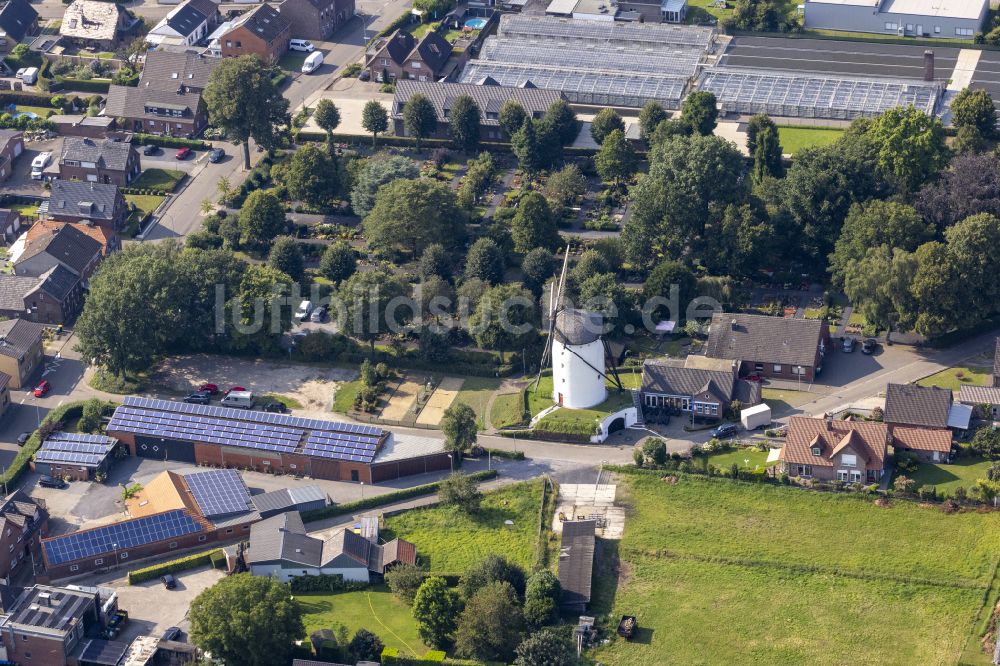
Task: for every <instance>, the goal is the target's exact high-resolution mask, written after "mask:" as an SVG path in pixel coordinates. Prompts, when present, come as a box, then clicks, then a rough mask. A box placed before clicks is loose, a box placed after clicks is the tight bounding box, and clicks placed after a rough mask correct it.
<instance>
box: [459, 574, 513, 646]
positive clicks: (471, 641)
mask: <svg viewBox="0 0 1000 666" xmlns="http://www.w3.org/2000/svg"><path fill="white" fill-rule="evenodd" d="M523 627H524V620H523V617H522V614H521V606H520V604H519V603H518V598H517V593H516V592H515V591H514V589H513V588H512V587H511V585H510V583H507V582H499V583H490V584H489V585H487V586H485V587H483V588H482V589H480V590H479V591H478V592H476V593H475V594H474V595H473V596H472V597H471V598H469V600H468V601H467V602H466V605H465V610H464V611H463V612H462V615H461V617H460V618H459V621H458V628H457V630H456V632H455V650H456V651H457V652H458V654H460V655H462V656H464V657H468V658H472V659H478V660H480V661H500V662H503V663H510V662H511V661H512V660H513V658H514V648H515V647H516V646H517V645H518V644H519V643H520V642H521V638H522V631H523Z"/></svg>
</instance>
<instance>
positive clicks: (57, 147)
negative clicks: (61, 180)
mask: <svg viewBox="0 0 1000 666" xmlns="http://www.w3.org/2000/svg"><path fill="white" fill-rule="evenodd" d="M62 144H63V139H62V137H56V138H55V139H49V140H48V141H25V142H24V152H23V153H21V156H20V157H18V158H17V159H16V160H14V173H13V175H11V177H10V178H9V179H8V180H7V181H6V182H5V183H3V186H2V188H0V191H3V192H5V193H8V194H33V195H36V196H47V195H48V192H47V190H45V188H43V187H42V181H40V180H32V179H31V162H32V160H34V159H35V157H37V156H38V155H39V154H40V153H44V152H50V153H52V160H51V161H50V162H49V166H52V164H54V163H56V162H58V161H59V155H60V154H62Z"/></svg>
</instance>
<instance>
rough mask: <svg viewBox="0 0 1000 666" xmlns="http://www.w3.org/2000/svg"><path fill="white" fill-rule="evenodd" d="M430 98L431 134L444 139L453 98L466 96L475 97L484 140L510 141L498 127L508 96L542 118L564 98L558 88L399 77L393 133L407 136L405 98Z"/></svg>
mask: <svg viewBox="0 0 1000 666" xmlns="http://www.w3.org/2000/svg"><path fill="white" fill-rule="evenodd" d="M418 93H419V94H421V95H424V96H425V97H427V99H428V100H430V102H431V104H432V105H433V106H434V113H435V114H436V115H437V127H436V128H435V130H434V133H433V134H432V135H431V136H432V137H433V138H437V139H447V138H448V137H449V135H450V126H449V121H448V113H449V111H450V110H451V105H452V104H453V103H454V102H455V99H456V98H458V97H460V96H463V95H464V96H468V97H471V98H472V99H473V100H475V102H476V105H477V106H478V107H479V111H480V125H479V135H480V137H482V138H483V139H485V140H488V141H489V140H493V141H509V140H510V137H508V136H507V135H506V134H505V133H504V131H503V130H502V129H500V107H502V106H503V103H504V102H505V101H507V100H509V99H511V100H515V101H516V102H518V103H519V104H520V105H521V106H522V107H523V108H524V110H525V112H527V113H528V114H529V115H530V116H531V117H533V118H541V117H542V116H543V115H545V112H546V110H548V108H549V106H551V104H552V103H553V102H555V101H556V100H558V99H563V95H562V93H561V92H559V91H557V90H544V89H542V88H506V87H503V86H497V85H475V84H469V83H434V82H433V81H427V82H423V81H411V80H407V79H400V80H398V81H397V82H396V91H395V93H394V95H393V98H392V120H393V130H394V132H395V134H396V136H407V132H406V123H404V122H403V109H404V108H405V107H406V102H407V101H408V100H409V99H410V98H411V97H412V96H413V95H415V94H418Z"/></svg>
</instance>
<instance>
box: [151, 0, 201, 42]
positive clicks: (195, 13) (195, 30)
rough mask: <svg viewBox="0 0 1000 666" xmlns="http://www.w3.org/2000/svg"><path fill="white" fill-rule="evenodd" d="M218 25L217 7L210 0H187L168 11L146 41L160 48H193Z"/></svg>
mask: <svg viewBox="0 0 1000 666" xmlns="http://www.w3.org/2000/svg"><path fill="white" fill-rule="evenodd" d="M218 23H219V7H218V5H216V4H215V3H214V2H213V1H212V0H187V1H186V2H183V3H181V4H180V5H178V6H177V7H175V8H174V9H172V10H170V12H168V13H167V15H166V16H164V17H163V18H162V19H161V20H160V22H159V23H157V24H156V25H155V26H154V27H153V29H152V30H150V31H149V34H147V35H146V41H147V42H149V43H150V44H153V45H154V46H159V47H160V48H167V47H187V46H194V45H195V44H197V43H198V42H200V41H201V40H203V39H205V38H206V37H208V35H209V33H210V32H212V30H213V29H214V28H215V26H216V25H218Z"/></svg>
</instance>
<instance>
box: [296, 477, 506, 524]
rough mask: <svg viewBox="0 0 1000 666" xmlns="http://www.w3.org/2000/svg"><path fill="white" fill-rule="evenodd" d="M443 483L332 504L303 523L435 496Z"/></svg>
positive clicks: (309, 514)
mask: <svg viewBox="0 0 1000 666" xmlns="http://www.w3.org/2000/svg"><path fill="white" fill-rule="evenodd" d="M496 475H497V471H496V470H495V469H493V470H489V471H482V472H473V473H472V474H469V476H470V477H471V478H472V479H474V480H476V481H486V480H487V479H492V478H495V477H496ZM440 486H441V482H440V481H434V482H433V483H425V484H423V485H420V486H413V487H412V488H403V489H402V490H396V491H394V492H391V493H386V494H384V495H376V496H375V497H366V498H364V499H362V500H357V501H354V502H344V503H343V504H331V505H330V506H327V507H324V508H322V509H313V510H312V511H305V512H303V513H302V522H304V523H311V522H314V521H317V520H323V519H325V518H332V517H334V516H342V515H345V514H351V513H354V512H355V511H364V510H365V509H373V508H375V507H378V506H383V505H386V504H393V503H395V502H401V501H403V500H408V499H413V498H414V497H423V496H424V495H433V494H434V493H436V492H437V491H438V488H440Z"/></svg>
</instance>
